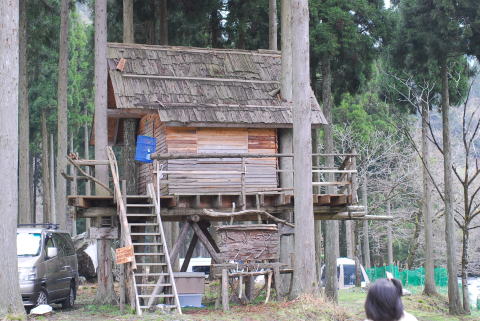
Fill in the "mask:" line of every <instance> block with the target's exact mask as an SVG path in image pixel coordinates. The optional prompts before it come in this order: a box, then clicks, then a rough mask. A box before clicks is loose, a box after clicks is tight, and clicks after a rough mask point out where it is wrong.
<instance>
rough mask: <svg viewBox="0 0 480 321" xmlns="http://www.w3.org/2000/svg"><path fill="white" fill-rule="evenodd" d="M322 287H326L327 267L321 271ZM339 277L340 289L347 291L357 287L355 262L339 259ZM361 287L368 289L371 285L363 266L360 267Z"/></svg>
mask: <svg viewBox="0 0 480 321" xmlns="http://www.w3.org/2000/svg"><path fill="white" fill-rule="evenodd" d="M321 276H322V277H321V280H322V286H325V265H323V266H322V270H321ZM337 276H338V288H339V289H346V288H351V287H354V286H355V278H356V276H355V261H354V260H352V259H349V258H346V257H339V258H337ZM360 276H361V286H362V288H364V287H366V286H367V284H369V283H370V279H369V278H368V275H367V273H366V272H365V269H364V268H363V266H362V265H360Z"/></svg>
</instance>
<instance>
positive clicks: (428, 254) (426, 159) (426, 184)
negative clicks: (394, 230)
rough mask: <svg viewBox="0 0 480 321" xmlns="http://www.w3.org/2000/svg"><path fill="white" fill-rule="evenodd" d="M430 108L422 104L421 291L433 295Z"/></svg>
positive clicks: (435, 290)
mask: <svg viewBox="0 0 480 321" xmlns="http://www.w3.org/2000/svg"><path fill="white" fill-rule="evenodd" d="M429 119H430V110H429V106H428V104H427V103H423V104H422V158H423V165H424V166H423V167H422V176H423V208H422V209H423V222H424V224H423V226H424V227H423V229H424V233H425V287H424V288H423V293H424V294H426V295H433V294H436V293H437V288H436V287H435V272H434V268H435V264H434V256H433V226H432V224H433V222H432V196H431V193H432V186H431V183H430V177H429V174H428V172H429V169H430V148H429V142H428V131H429V129H428V122H429Z"/></svg>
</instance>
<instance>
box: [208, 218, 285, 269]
mask: <svg viewBox="0 0 480 321" xmlns="http://www.w3.org/2000/svg"><path fill="white" fill-rule="evenodd" d="M217 233H218V236H219V238H218V239H219V240H218V247H219V249H220V253H222V255H223V256H224V258H225V259H227V260H234V261H263V260H278V259H279V244H280V234H279V233H278V228H277V225H275V224H243V225H223V226H219V227H217Z"/></svg>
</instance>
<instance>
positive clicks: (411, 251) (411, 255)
mask: <svg viewBox="0 0 480 321" xmlns="http://www.w3.org/2000/svg"><path fill="white" fill-rule="evenodd" d="M414 219H415V222H414V224H415V228H414V230H413V235H412V240H411V241H410V246H409V248H408V254H407V269H411V268H412V267H413V260H415V256H416V254H417V250H418V238H419V236H420V229H421V227H420V219H421V212H417V213H415V217H414Z"/></svg>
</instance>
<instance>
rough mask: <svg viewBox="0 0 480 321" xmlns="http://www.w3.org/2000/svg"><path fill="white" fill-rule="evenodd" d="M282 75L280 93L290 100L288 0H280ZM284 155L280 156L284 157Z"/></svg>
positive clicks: (290, 29)
mask: <svg viewBox="0 0 480 321" xmlns="http://www.w3.org/2000/svg"><path fill="white" fill-rule="evenodd" d="M281 9H282V17H281V18H282V19H281V23H282V26H281V28H282V29H281V30H282V39H281V40H282V43H281V44H282V77H281V91H280V93H281V95H282V98H283V99H285V100H286V101H291V100H292V12H291V3H290V1H289V0H282V8H281ZM284 158H285V157H282V159H284Z"/></svg>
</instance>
